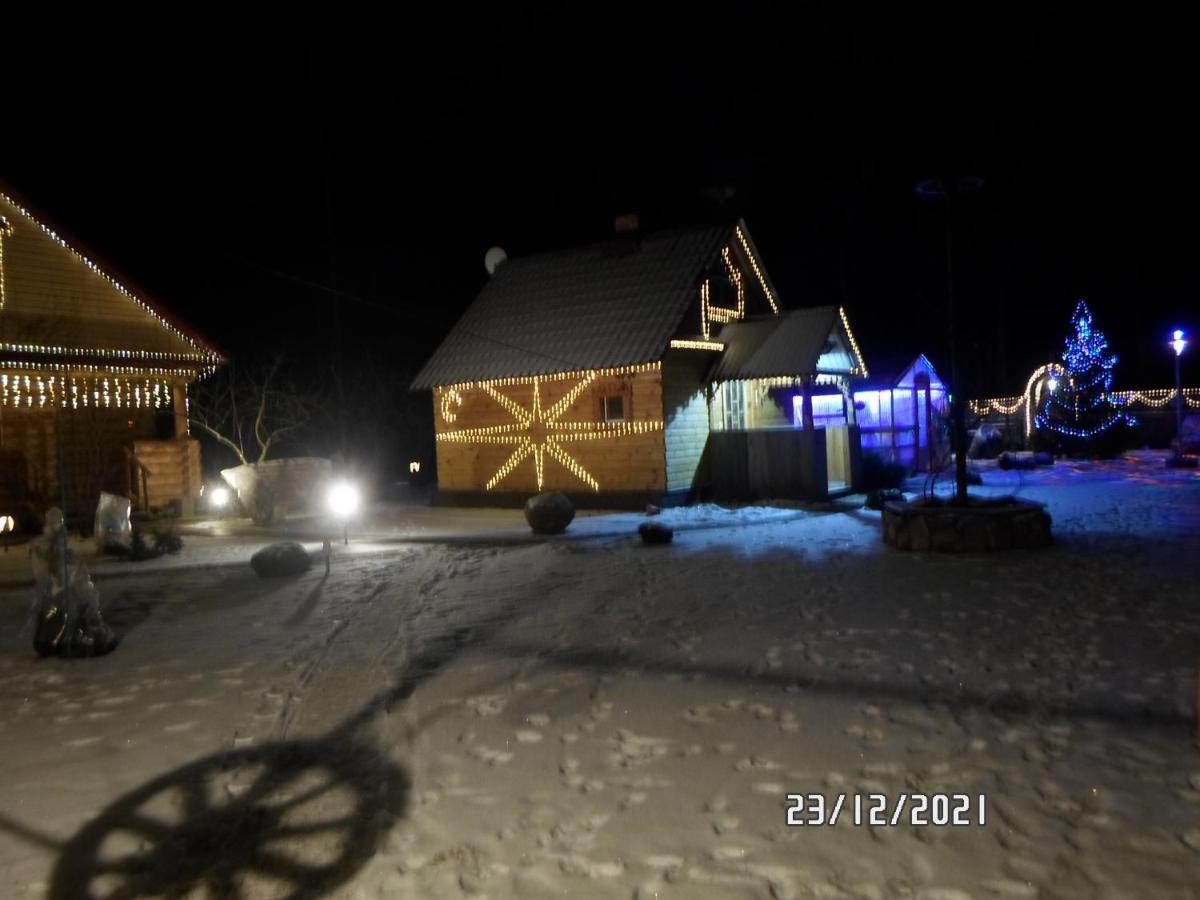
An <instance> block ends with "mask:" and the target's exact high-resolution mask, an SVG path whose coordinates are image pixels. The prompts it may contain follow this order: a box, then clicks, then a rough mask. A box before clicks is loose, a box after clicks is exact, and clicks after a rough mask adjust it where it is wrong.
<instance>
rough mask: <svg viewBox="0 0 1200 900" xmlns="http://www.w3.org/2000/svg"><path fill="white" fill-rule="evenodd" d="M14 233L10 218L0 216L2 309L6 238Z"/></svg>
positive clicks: (1, 306) (0, 288)
mask: <svg viewBox="0 0 1200 900" xmlns="http://www.w3.org/2000/svg"><path fill="white" fill-rule="evenodd" d="M10 234H12V225H10V224H9V222H8V219H6V218H4V216H0V309H4V239H5V238H6V237H8V236H9V235H10Z"/></svg>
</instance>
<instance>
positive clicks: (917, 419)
mask: <svg viewBox="0 0 1200 900" xmlns="http://www.w3.org/2000/svg"><path fill="white" fill-rule="evenodd" d="M912 416H913V425H912V432H913V460H912V470H913V471H914V472H919V471H921V408H920V405H919V404H918V403H917V386H916V384H915V383H914V384H913V388H912Z"/></svg>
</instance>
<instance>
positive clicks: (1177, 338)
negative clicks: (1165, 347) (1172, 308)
mask: <svg viewBox="0 0 1200 900" xmlns="http://www.w3.org/2000/svg"><path fill="white" fill-rule="evenodd" d="M1187 345H1188V342H1187V335H1186V334H1185V333H1184V331H1183V329H1182V328H1176V329H1175V330H1174V331H1172V332H1171V349H1173V350H1174V351H1175V355H1176V356H1182V355H1183V348H1184V347H1186V346H1187Z"/></svg>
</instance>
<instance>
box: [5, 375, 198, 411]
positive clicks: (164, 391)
mask: <svg viewBox="0 0 1200 900" xmlns="http://www.w3.org/2000/svg"><path fill="white" fill-rule="evenodd" d="M173 386H174V382H172V381H169V380H167V379H165V378H128V377H120V376H115V375H96V376H92V377H84V376H76V375H63V376H59V375H50V376H44V375H41V374H36V375H22V374H12V373H7V372H6V373H0V406H6V407H9V408H11V409H35V408H36V409H45V408H47V407H62V408H64V409H79V408H81V407H82V408H95V409H98V408H101V407H103V408H112V407H116V408H117V409H169V408H170V407H171V406H172V405H173Z"/></svg>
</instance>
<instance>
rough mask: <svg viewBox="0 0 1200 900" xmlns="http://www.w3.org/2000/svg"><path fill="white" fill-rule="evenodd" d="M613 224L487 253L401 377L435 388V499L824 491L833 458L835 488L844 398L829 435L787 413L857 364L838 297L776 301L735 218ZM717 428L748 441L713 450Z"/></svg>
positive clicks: (845, 442)
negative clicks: (579, 235) (550, 249)
mask: <svg viewBox="0 0 1200 900" xmlns="http://www.w3.org/2000/svg"><path fill="white" fill-rule="evenodd" d="M618 226H619V227H618V234H617V235H616V236H615V237H614V238H613V239H611V240H609V241H606V242H603V243H600V244H596V245H592V246H587V247H580V248H573V249H568V250H563V251H559V252H555V253H546V254H541V255H536V256H529V257H524V258H520V259H513V260H506V261H504V262H502V263H501V264H500V265H499V266H498V268H496V269H495V272H494V274H492V276H491V278H490V280H489V281H488V283H487V284H486V285H485V286H484V288H483V290H482V291H481V292H480V294H479V295H478V297H477V298H476V299H475V301H474V302H473V303H472V305H471V306H470V307H469V308H468V309H467V311H466V312H465V313H464V315H463V316H462V318H461V319H460V320H459V321H458V323H457V324H456V325H455V326H454V328H453V329H452V331H451V332H450V334H449V335H448V336H447V337H446V339H445V340H444V342H443V343H442V345H441V346H440V347H439V348H438V350H437V352H436V353H435V354H434V356H433V357H432V359H430V361H429V362H428V363H427V364H426V366H425V367H424V369H422V371H421V372H420V373H419V374H418V376H417V377H416V379H415V380H414V382H413V385H412V389H413V390H431V391H432V393H433V411H434V422H435V432H436V434H435V437H436V449H437V477H438V489H439V498H440V499H441V500H442V501H443V502H450V503H467V504H473V503H474V504H491V505H506V504H514V503H519V502H521V501H523V500H524V499H525V498H527V497H528V496H530V495H532V494H534V493H537V492H539V491H543V490H561V491H563V492H565V493H568V494H569V495H571V496H573V498H574V499H576V501H577V502H580V503H584V504H587V505H592V506H638V505H641V504H644V503H646V502H656V503H662V502H668V503H670V502H683V501H687V500H689V499H696V498H698V497H701V496H706V495H707V496H719V495H721V494H727V493H730V492H731V491H732V492H734V493H738V494H741V495H744V496H746V497H747V498H749V497H752V496H759V495H761V496H785V497H786V496H793V497H807V496H826V495H827V493H828V491H829V490H830V488H831V481H832V480H831V478H830V476H829V472H830V471H831V469H834V468H835V469H836V472H837V473H840V474H839V476H838V477H839V478H840V479H843V480H841V481H837V483H836V484H833V485H832V486H833V487H834V488H835V489H836V488H837V487H843V488H848V487H849V486H850V482H851V480H852V478H853V477H854V475H853V473H854V472H855V471H857V469H856V465H857V464H856V463H855V462H853V459H852V458H856V456H857V453H858V448H857V440H858V436H857V432H856V430H855V428H854V425H853V421H852V420H853V412H851V422H850V424H846V425H843V426H842V433H841V437H840V439H839V440H836V441H834V442H833V443H832V444H830V442H829V438H828V436H827V435H825V434H824V433H823V432H822V431H821V430H820V429H816V428H815V425H814V422H813V419H812V417H811V415H810V416H809V417H808V418H807V419H805V420H804V421H802V422H800V423H795V422H793V421H792V419H791V416H790V412H789V411H790V409H791V404H792V397H793V396H801V397H802V398H809V399H807V400H804V401H803V402H804V403H811V396H812V394H813V391H814V389H815V388H817V387H818V386H826V387H827V386H830V385H832V386H834V387H836V388H837V389H840V390H842V391H845V392H847V394H848V392H849V391H850V389H851V387H850V386H851V379H853V378H856V377H858V376H861V375H862V374H864V373H865V366H864V365H863V363H862V358H861V355H860V354H859V351H858V347H857V344H856V343H855V341H854V337H853V335H852V334H851V333H850V329H849V323H848V322H847V320H846V316H845V313H844V311H842V310H841V309H839V308H838V307H821V308H818V309H816V310H798V311H794V312H791V313H785V312H784V311H783V309H782V307H781V305H780V301H779V297H778V292H777V291H776V289H775V288H774V286H773V285H772V283H771V280H770V278H769V276H768V275H767V272H766V269H765V267H764V266H763V263H762V261H761V259H760V257H759V254H758V252H757V250H756V249H755V247H754V243H753V241H752V240H751V238H750V234H749V231H748V229H747V228H746V226H745V223H743V222H738V223H737V224H734V225H728V226H719V227H710V228H693V229H681V230H673V231H662V232H654V233H646V234H642V233H638V232H636V231H621V229H620V220H618ZM767 338H771V340H767ZM764 341H766V343H767V346H768V347H769V349H770V351H771V352H770V353H767V354H766V355H764V354H763V353H762V352H760V351H762V349H763V344H764ZM735 404H741V405H740V406H738V407H737V409H731V405H735ZM805 408H809V407H805ZM852 408H853V404H851V409H852ZM717 432H731V433H734V432H736V433H738V434H741V435H747V437H745V439H742V440H739V439H737V438H729V439H727V440H725V442H724V444H723V445H722V448H721V450H722V451H723V452H720V453H714V452H713V446H712V445H713V443H714V441H713V436H714V434H716V433H717ZM768 432H778V435H777V436H776V437H771V436H770V435H768V434H767V433H768ZM796 432H804V434H801V435H799V436H797V435H796V434H795V433H796ZM764 435H765V436H764ZM800 444H803V445H804V447H805V448H807V449H803V450H802V449H798V447H799V445H800ZM764 447H768V448H769V449H768V450H766V451H763V448H764ZM831 448H832V450H833V453H834V457H835V458H831V457H829V450H830V449H831ZM829 462H832V463H833V464H834V465H833V466H830V465H827V463H829ZM730 472H736V473H740V474H738V475H736V476H735V477H732V478H731V477H729V473H730ZM731 485H732V487H731Z"/></svg>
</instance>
